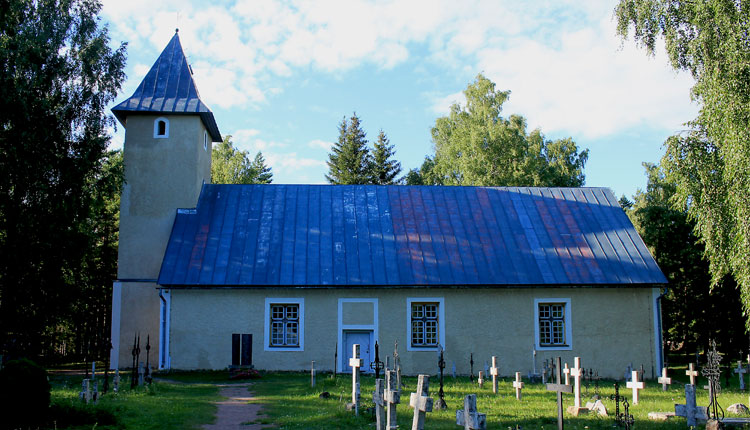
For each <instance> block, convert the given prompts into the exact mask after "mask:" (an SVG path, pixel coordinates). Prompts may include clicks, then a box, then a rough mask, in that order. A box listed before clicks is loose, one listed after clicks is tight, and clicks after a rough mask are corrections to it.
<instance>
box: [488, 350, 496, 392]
mask: <svg viewBox="0 0 750 430" xmlns="http://www.w3.org/2000/svg"><path fill="white" fill-rule="evenodd" d="M497 370H498V369H497V356H495V355H493V356H492V367H490V375H492V392H493V393H494V394H497Z"/></svg>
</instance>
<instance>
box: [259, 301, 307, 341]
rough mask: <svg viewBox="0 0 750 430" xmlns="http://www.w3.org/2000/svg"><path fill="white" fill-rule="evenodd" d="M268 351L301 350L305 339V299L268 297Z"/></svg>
mask: <svg viewBox="0 0 750 430" xmlns="http://www.w3.org/2000/svg"><path fill="white" fill-rule="evenodd" d="M265 326H266V327H265V337H266V342H265V345H266V348H265V350H267V351H285V350H286V351H299V350H302V349H303V345H304V343H303V341H304V301H303V299H266V318H265Z"/></svg>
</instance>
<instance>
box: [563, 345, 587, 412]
mask: <svg viewBox="0 0 750 430" xmlns="http://www.w3.org/2000/svg"><path fill="white" fill-rule="evenodd" d="M583 373H584V372H583V369H582V368H581V357H575V358H574V359H573V368H572V369H570V376H572V377H573V405H574V406H575V407H576V408H580V407H581V378H582V377H583ZM565 385H568V384H565Z"/></svg>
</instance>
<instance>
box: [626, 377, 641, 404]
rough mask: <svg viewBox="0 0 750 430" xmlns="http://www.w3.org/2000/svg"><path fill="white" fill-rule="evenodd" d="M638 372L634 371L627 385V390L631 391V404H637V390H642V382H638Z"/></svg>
mask: <svg viewBox="0 0 750 430" xmlns="http://www.w3.org/2000/svg"><path fill="white" fill-rule="evenodd" d="M639 373H640V372H639V371H637V370H634V371H633V374H632V375H631V379H630V382H628V383H627V385H626V386H627V387H628V388H632V389H633V404H634V405H637V404H638V393H639V390H642V389H643V388H644V385H643V382H641V381H639V380H638V375H639Z"/></svg>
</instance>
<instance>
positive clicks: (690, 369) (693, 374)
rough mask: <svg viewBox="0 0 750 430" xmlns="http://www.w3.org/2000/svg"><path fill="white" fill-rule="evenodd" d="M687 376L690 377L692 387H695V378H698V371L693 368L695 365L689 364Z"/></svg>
mask: <svg viewBox="0 0 750 430" xmlns="http://www.w3.org/2000/svg"><path fill="white" fill-rule="evenodd" d="M685 374H686V375H687V376H689V377H690V385H695V377H696V376H698V371H697V370H695V369H694V368H693V363H690V364H688V370H686V371H685Z"/></svg>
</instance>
